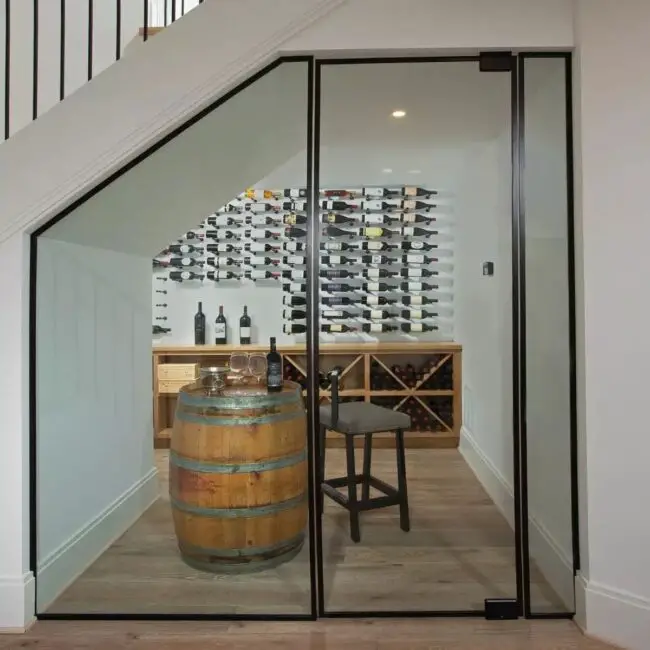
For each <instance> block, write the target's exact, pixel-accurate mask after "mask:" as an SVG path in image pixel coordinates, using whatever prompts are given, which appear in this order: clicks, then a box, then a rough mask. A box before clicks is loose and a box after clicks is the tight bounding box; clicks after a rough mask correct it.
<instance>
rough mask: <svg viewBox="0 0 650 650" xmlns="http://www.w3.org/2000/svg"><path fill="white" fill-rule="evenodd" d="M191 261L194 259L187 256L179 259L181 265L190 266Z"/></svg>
mask: <svg viewBox="0 0 650 650" xmlns="http://www.w3.org/2000/svg"><path fill="white" fill-rule="evenodd" d="M193 263H194V260H191V259H190V258H189V257H184V258H183V259H182V260H181V266H192V264H193Z"/></svg>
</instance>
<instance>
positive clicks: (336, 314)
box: [321, 309, 353, 318]
mask: <svg viewBox="0 0 650 650" xmlns="http://www.w3.org/2000/svg"><path fill="white" fill-rule="evenodd" d="M321 316H322V317H323V318H352V317H353V316H352V314H351V313H350V312H349V311H342V310H340V309H324V310H323V311H322V312H321Z"/></svg>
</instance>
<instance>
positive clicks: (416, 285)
mask: <svg viewBox="0 0 650 650" xmlns="http://www.w3.org/2000/svg"><path fill="white" fill-rule="evenodd" d="M408 290H409V291H422V283H421V282H409V283H408Z"/></svg>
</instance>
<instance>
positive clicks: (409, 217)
mask: <svg viewBox="0 0 650 650" xmlns="http://www.w3.org/2000/svg"><path fill="white" fill-rule="evenodd" d="M400 221H401V222H402V223H432V222H433V221H438V218H437V217H434V216H430V215H428V214H415V213H413V212H405V213H403V214H402V216H401V217H400Z"/></svg>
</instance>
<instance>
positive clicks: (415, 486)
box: [47, 449, 561, 647]
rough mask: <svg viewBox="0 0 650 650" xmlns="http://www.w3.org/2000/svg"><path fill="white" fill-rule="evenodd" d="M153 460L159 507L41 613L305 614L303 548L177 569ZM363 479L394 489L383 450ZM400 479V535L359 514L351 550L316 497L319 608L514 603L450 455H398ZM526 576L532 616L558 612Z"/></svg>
mask: <svg viewBox="0 0 650 650" xmlns="http://www.w3.org/2000/svg"><path fill="white" fill-rule="evenodd" d="M156 453H157V461H158V464H159V469H160V488H161V489H160V499H159V500H158V501H157V502H156V503H155V504H154V505H153V506H152V507H151V508H150V509H149V510H148V511H147V512H146V513H145V514H144V515H143V516H142V517H141V518H140V519H139V520H138V521H137V522H136V523H135V525H133V526H132V527H131V528H130V529H129V530H128V531H127V532H126V534H124V535H123V536H122V537H121V538H120V539H118V540H117V541H116V542H115V543H114V544H113V545H112V546H111V547H110V548H109V549H108V550H107V552H105V553H104V554H103V555H102V556H101V557H100V558H99V559H98V560H97V561H96V562H95V563H94V564H93V565H91V566H90V567H89V568H88V569H87V570H86V572H85V573H83V574H82V575H81V576H80V577H79V579H77V580H76V581H75V582H74V583H73V584H72V585H71V586H70V587H69V588H68V589H67V590H66V591H65V592H64V593H63V594H62V595H61V596H60V597H59V598H58V599H57V600H56V601H55V602H54V603H53V604H52V605H51V606H50V607H49V608H48V610H47V611H48V612H58V613H83V612H92V613H106V612H108V613H141V614H142V613H156V614H166V613H181V614H189V613H210V614H214V613H219V614H235V613H236V614H301V613H304V614H306V613H309V611H310V609H309V608H310V595H309V553H308V549H307V548H305V549H303V551H302V552H301V554H300V555H299V556H298V557H297V558H295V559H294V560H293V561H291V562H289V563H287V564H285V565H283V566H280V567H278V568H277V569H273V570H268V571H265V572H263V573H258V574H249V575H243V576H229V575H212V574H206V573H202V572H199V571H196V570H194V569H191V568H189V567H188V566H186V565H185V564H184V563H183V562H182V561H181V559H180V557H179V555H178V552H177V548H176V538H175V535H174V530H173V526H172V520H171V514H170V508H169V499H168V495H167V452H166V451H158V452H156ZM359 453H360V450H359ZM327 454H328V455H327V464H326V467H327V472H326V473H327V474H328V475H329V476H333V475H340V474H341V473H342V468H343V461H344V455H343V450H339V449H330V450H328V452H327ZM359 461H360V457H359ZM373 473H374V474H375V475H377V476H378V477H379V478H382V479H384V480H386V481H387V482H388V483H390V484H393V485H394V484H395V483H396V478H395V453H394V451H392V450H388V449H385V450H384V449H382V450H376V451H375V452H374V453H373ZM407 474H408V487H409V500H410V506H411V531H410V532H409V533H404V532H402V531H401V530H400V528H399V516H398V512H397V508H396V507H394V508H386V509H383V510H376V511H373V512H367V513H363V514H362V517H361V536H362V537H361V543H359V544H354V543H353V542H352V541H351V540H350V537H349V528H348V517H347V513H346V512H345V511H344V510H343V509H342V508H341V507H340V506H338V505H337V504H335V503H333V502H331V501H329V500H327V499H326V502H325V503H326V506H325V514H324V518H323V557H324V583H325V601H326V608H327V610H328V611H346V610H347V611H366V612H368V611H391V610H399V611H405V610H406V611H409V610H440V611H450V610H468V609H482V608H483V601H484V599H485V598H499V597H514V596H515V595H516V588H515V568H514V559H515V558H514V554H515V550H514V535H513V532H512V530H511V529H510V527H509V526H508V524H507V523H506V521H505V520H504V518H503V517H502V516H501V514H500V513H499V512H498V510H497V508H496V507H495V506H494V504H493V503H492V502H491V500H490V499H489V497H488V496H487V494H486V493H485V491H484V490H483V488H482V486H481V485H480V484H479V482H478V481H477V480H476V478H475V477H474V475H473V473H472V472H471V470H470V469H469V468H468V467H467V465H466V464H465V462H464V460H463V459H462V457H461V455H460V454H459V453H458V451H457V450H434V449H414V450H408V451H407ZM532 569H533V570H532V584H531V591H532V595H533V602H534V603H535V604H536V609H535V611H536V612H541V611H544V610H545V609H554V610H556V611H557V609H558V608H559V605H558V603H557V598H556V596H555V594H554V593H553V591H552V590H551V589H550V588H549V587H548V585H547V584H546V583H545V581H544V580H543V578H542V576H541V575H540V574H539V572H538V571H536V570H535V567H532ZM559 609H561V608H559ZM314 647H316V646H314ZM372 647H375V646H374V645H373V646H372Z"/></svg>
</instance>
